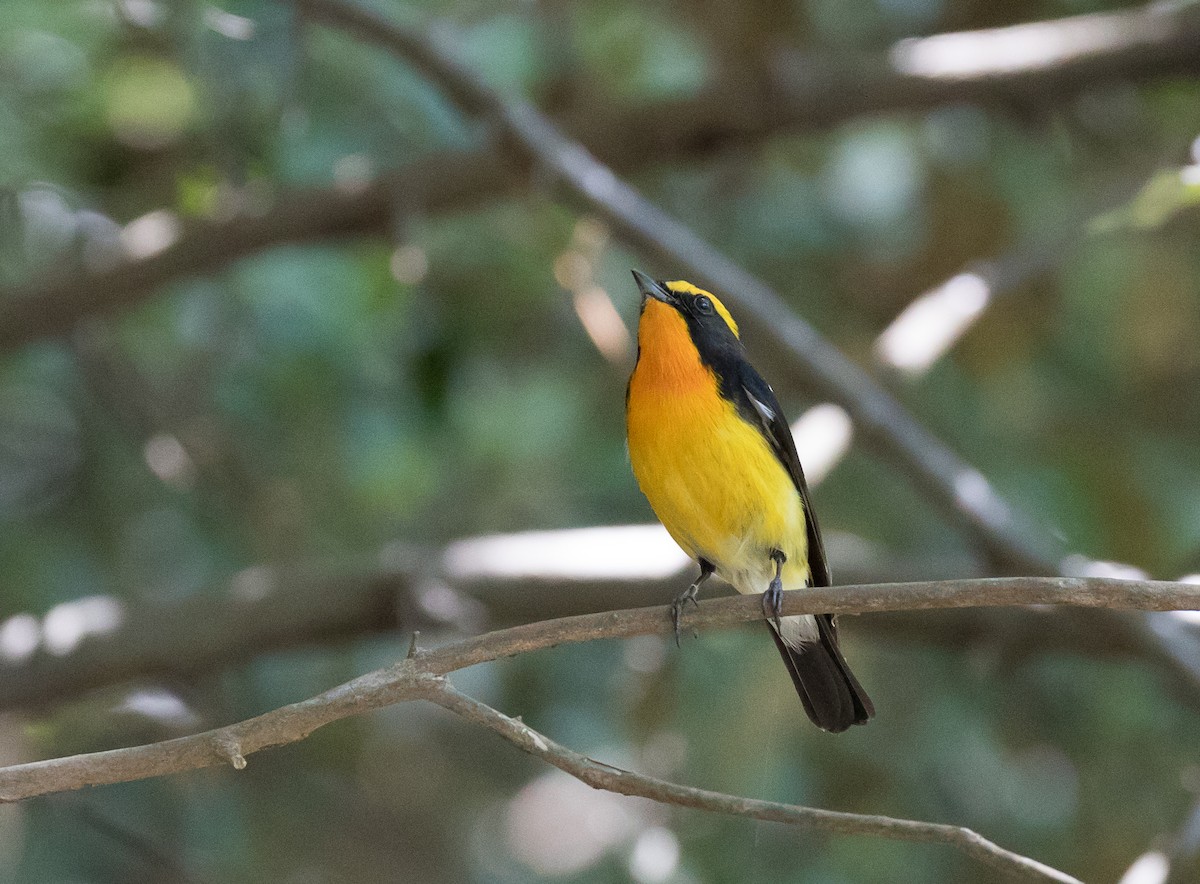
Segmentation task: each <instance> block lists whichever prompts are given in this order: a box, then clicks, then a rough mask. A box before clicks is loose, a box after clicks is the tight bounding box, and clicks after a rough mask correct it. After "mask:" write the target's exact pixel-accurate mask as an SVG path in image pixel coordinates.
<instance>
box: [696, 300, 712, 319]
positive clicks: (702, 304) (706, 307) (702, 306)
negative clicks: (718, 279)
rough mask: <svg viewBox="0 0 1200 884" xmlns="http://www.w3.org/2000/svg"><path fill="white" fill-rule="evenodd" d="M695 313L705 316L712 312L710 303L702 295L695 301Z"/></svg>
mask: <svg viewBox="0 0 1200 884" xmlns="http://www.w3.org/2000/svg"><path fill="white" fill-rule="evenodd" d="M696 312H697V313H703V314H704V315H705V316H708V315H709V314H711V313H712V312H713V305H712V301H710V300H709V299H708V298H706V297H704V295H701V296H700V297H698V298H697V299H696Z"/></svg>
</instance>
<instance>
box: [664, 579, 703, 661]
mask: <svg viewBox="0 0 1200 884" xmlns="http://www.w3.org/2000/svg"><path fill="white" fill-rule="evenodd" d="M699 590H700V586H699V584H696V583H693V584H692V585H691V586H689V587H688V588H687V589H685V590H684V591H683V592H681V593H680V594H679V595H677V596H676V597H675V600H674V601H673V602H671V623H672V624H674V626H675V647H677V648H679V647H682V645H681V644H680V642H679V635H680V633H681V632H682V631H683V630H682V627H683V608H684V606H685V605H686V604H687V603H688V602H691V603H692V604H693V605H695V606H696V607H697V608H699V607H700V603H699V602H698V601H696V593H697V592H699Z"/></svg>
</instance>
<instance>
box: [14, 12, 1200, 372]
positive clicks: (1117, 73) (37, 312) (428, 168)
mask: <svg viewBox="0 0 1200 884" xmlns="http://www.w3.org/2000/svg"><path fill="white" fill-rule="evenodd" d="M1031 31H1036V36H1037V37H1038V38H1039V39H1038V42H1037V44H1036V45H1037V46H1039V47H1041V49H1040V51H1037V52H1031V51H1030V50H1029V44H1028V43H1026V44H1025V46H1023V47H1022V54H1021V55H1020V57H1019V58H1018V57H1017V56H1015V55H1013V54H1012V53H1005V52H1003V51H1002V50H1003V49H1004V47H1005V46H1008V45H1011V44H1012V42H1013V41H1016V40H1021V39H1023V38H1024V37H1026V36H1028V35H1029V33H1030V32H1031ZM1197 45H1200V18H1198V17H1197V16H1196V15H1195V14H1192V13H1190V12H1189V11H1188V10H1186V9H1181V10H1167V9H1163V8H1159V7H1148V8H1146V9H1135V10H1128V11H1123V12H1116V13H1108V14H1104V15H1088V16H1076V17H1071V18H1064V19H1059V20H1056V21H1047V22H1038V23H1036V24H1031V25H1015V26H1012V27H1008V28H995V29H991V30H987V31H974V32H971V31H968V32H962V33H949V34H938V35H936V36H933V37H925V38H918V39H911V40H905V41H902V42H901V43H899V44H897V45H896V46H895V47H894V48H893V49H892V51H891V52H890V53H889V54H888V55H887V56H866V57H857V58H856V57H847V56H846V55H845V53H837V54H833V53H811V52H805V53H792V54H790V55H787V56H785V57H784V58H783V59H782V61H781V63H780V64H779V65H778V68H779V70H778V72H777V75H776V80H775V82H773V83H770V84H767V86H766V87H765V88H763V89H761V90H756V89H754V88H746V87H744V86H743V87H742V88H735V87H732V86H730V85H727V84H722V85H720V86H719V87H717V88H714V89H713V90H711V91H709V92H706V93H704V94H701V95H698V96H696V97H695V98H690V99H687V100H680V101H672V102H663V103H656V104H653V105H648V106H645V107H637V108H623V109H617V108H611V107H602V108H596V107H591V106H589V107H587V108H581V109H576V110H573V111H571V112H568V113H567V114H566V116H565V117H564V119H563V123H562V124H563V128H564V129H565V130H566V131H568V132H571V133H573V134H574V135H575V136H576V137H577V138H578V140H579V141H580V142H581V143H582V144H584V145H585V146H586V147H587V149H588V150H589V151H591V152H592V153H593V154H595V155H597V156H599V157H601V158H602V159H603V160H604V162H605V163H606V164H607V165H608V166H609V167H610V168H613V169H616V170H618V171H621V172H628V171H631V170H633V169H636V168H639V167H641V166H644V165H646V164H648V163H656V162H662V161H664V160H667V159H681V158H685V157H694V156H702V155H705V154H708V153H711V152H713V151H714V150H718V149H720V148H722V147H724V146H728V145H731V144H735V143H740V142H745V141H752V140H759V139H762V138H765V137H768V136H769V135H771V134H773V133H776V132H780V131H793V132H795V131H814V130H821V129H824V128H827V127H830V126H834V125H837V124H839V123H842V122H844V121H846V120H849V119H852V118H854V117H858V116H862V115H864V114H873V113H882V112H888V111H914V110H916V111H919V110H924V109H927V108H930V107H935V106H938V105H941V104H945V103H949V102H964V101H971V102H978V103H981V104H987V105H994V106H999V107H1008V106H1012V105H1020V106H1023V107H1024V106H1029V105H1038V106H1052V105H1055V104H1057V103H1060V102H1062V101H1065V100H1067V99H1070V98H1071V97H1073V96H1074V95H1076V94H1077V93H1079V92H1080V91H1083V90H1087V89H1092V88H1095V87H1096V86H1097V85H1102V84H1104V83H1107V82H1112V81H1114V80H1126V81H1131V80H1149V79H1156V78H1162V77H1171V76H1186V75H1194V74H1196V73H1197V72H1200V53H1198V52H1196V50H1195V47H1196V46H1197ZM964 46H966V47H968V49H967V51H962V50H963V47H964ZM1064 47H1065V48H1064ZM939 56H941V57H948V56H952V57H954V58H956V59H958V61H959V67H958V68H956V69H947V68H945V66H944V65H943V69H941V70H938V69H935V68H934V67H933V66H932V63H931V61H932V60H936V59H937V58H938V57H939ZM997 59H999V61H997ZM527 171H528V169H527V168H524V167H522V166H521V165H520V164H519V163H517V162H514V158H513V157H507V158H505V157H501V156H500V155H499V154H498V153H497V152H496V150H495V149H494V147H488V148H484V149H481V150H474V151H468V152H461V151H454V152H445V153H441V154H437V155H434V156H432V157H430V158H428V159H426V160H423V161H421V162H418V163H415V164H413V165H412V166H411V167H409V168H406V169H404V170H401V171H399V172H397V173H394V174H392V175H389V176H385V177H383V178H380V179H377V180H375V181H373V182H370V183H369V184H366V185H364V186H362V187H359V188H355V189H349V190H348V189H345V188H338V187H331V188H326V189H313V190H308V191H302V192H295V193H288V194H284V195H283V196H281V197H280V198H279V199H278V200H277V201H276V202H275V203H274V204H273V205H271V206H270V207H269V208H268V209H266V210H263V211H256V212H253V213H250V214H247V215H243V216H238V217H234V218H230V219H226V220H219V221H211V222H206V223H204V224H201V225H198V226H196V227H194V228H192V229H191V230H189V231H188V232H186V233H185V234H184V235H183V236H182V237H181V238H180V239H179V240H178V241H177V242H176V243H174V244H173V245H171V246H169V247H168V248H166V249H164V250H163V251H162V252H159V253H158V254H155V255H151V256H148V257H144V258H137V259H130V260H127V261H125V262H123V263H121V264H118V265H117V266H115V267H111V268H105V269H90V270H89V269H85V270H81V271H77V272H71V273H66V274H54V275H51V276H50V277H47V278H45V279H41V280H37V281H35V282H33V283H31V284H28V285H24V286H17V287H10V288H9V289H7V290H5V291H2V292H0V352H2V351H4V350H8V349H12V348H14V347H17V346H20V345H21V344H24V343H27V342H29V341H33V340H37V339H39V338H42V337H46V336H48V335H56V334H62V333H63V332H65V331H67V330H69V329H70V327H71V326H72V325H74V324H75V323H76V322H77V321H79V320H80V319H81V318H83V317H85V316H92V315H96V314H99V313H104V312H110V311H113V310H118V309H121V308H123V307H128V306H130V305H132V304H136V303H138V302H140V301H143V300H145V299H147V298H149V297H151V296H153V295H154V294H155V293H157V292H158V291H159V290H160V289H161V288H162V287H163V286H165V285H168V284H170V283H172V282H175V281H178V280H181V279H186V278H189V277H192V276H197V275H204V274H210V273H215V272H218V271H220V270H221V269H223V268H225V267H227V266H229V265H230V264H231V263H233V262H234V261H237V260H239V259H241V258H244V257H246V256H248V255H252V254H255V253H257V252H260V251H263V250H264V249H268V248H272V247H275V246H279V245H285V244H288V243H305V242H315V241H324V240H335V239H339V238H342V237H346V236H357V235H380V234H383V235H386V234H387V233H388V231H389V221H390V219H391V216H392V214H393V212H395V211H410V212H417V213H422V212H431V211H439V210H443V209H447V208H454V207H461V206H466V205H476V204H478V203H480V202H482V201H484V200H486V199H490V198H495V197H497V196H500V195H502V194H503V193H505V192H506V191H509V190H511V189H512V188H514V187H515V186H519V185H520V186H523V185H524V184H525V183H526V182H527V179H528V175H527V174H526V173H527Z"/></svg>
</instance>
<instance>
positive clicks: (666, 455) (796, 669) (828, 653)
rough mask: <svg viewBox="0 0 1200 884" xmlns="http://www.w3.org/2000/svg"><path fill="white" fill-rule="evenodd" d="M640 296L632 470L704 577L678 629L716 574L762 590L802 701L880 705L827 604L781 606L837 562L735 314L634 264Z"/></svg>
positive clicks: (829, 722) (846, 711) (853, 708)
mask: <svg viewBox="0 0 1200 884" xmlns="http://www.w3.org/2000/svg"><path fill="white" fill-rule="evenodd" d="M633 276H634V279H635V280H636V281H637V285H638V289H639V290H640V291H641V294H642V310H641V319H640V321H639V323H638V359H637V365H636V366H635V367H634V369H633V374H632V376H631V377H630V378H629V387H628V390H627V392H626V397H625V399H626V403H625V418H626V426H627V430H628V434H629V458H630V461H631V463H632V465H633V473H634V476H636V477H637V481H638V485H639V486H640V487H641V489H642V493H643V494H645V495H646V497H647V499H648V500H649V501H650V506H651V507H653V508H654V512H655V513H656V514H657V515H658V517H659V519H660V520H662V523H663V525H664V526H665V527H666V529H667V531H668V532H669V533H670V535H671V537H673V538H674V539H675V542H676V543H678V544H679V545H680V546H681V547H683V549H684V551H685V552H686V553H687V554H688V555H689V556H691V557H692V558H693V559H695V560H696V561H697V562H698V563H699V565H700V576H699V577H697V578H696V581H695V582H694V583H693V584H692V585H691V586H690V587H688V588H687V589H686V590H685V591H684V592H682V593H681V594H680V595H679V596H677V597H676V599H675V601H674V603H673V604H672V613H673V615H674V618H675V632H676V638H678V635H679V617H680V612H681V610H682V608H683V606H684V605H685V604H686V603H687V602H689V601H690V602H692V603H693V604H696V594H697V592H698V591H699V589H700V585H701V584H702V583H704V581H705V580H707V579H708V578H709V577H710V576H711V575H712V574H714V573H715V574H717V575H719V576H720V577H721V578H722V579H724V580H726V581H728V582H729V583H730V584H732V585H733V587H734V588H735V589H736V590H737V591H738V592H741V593H764V595H763V610H764V611H765V612H766V613H767V615H768V616H770V617H771V618H772V619H771V620H770V621H768V624H769V626H770V628H771V635H772V637H773V638H774V639H775V644H776V645H777V646H778V648H779V653H780V654H781V655H782V656H783V661H784V663H786V664H787V668H788V673H789V674H790V675H791V677H792V681H793V682H794V684H795V686H796V692H797V693H798V694H799V695H800V700H801V702H802V703H803V704H804V711H805V712H807V713H808V717H809V718H810V719H812V721H813V723H814V724H815V725H817V727H819V728H821V729H822V730H826V731H832V732H834V733H837V732H840V731H844V730H846V728H848V727H849V726H850V725H852V724H865V723H866V722H867V720H868V719H869V718H871V717H872V716H873V715H874V714H875V708H874V706H873V705H872V704H871V700H870V698H868V697H867V694H866V692H865V691H864V690H863V689H862V686H861V685H860V684H859V683H858V680H857V679H856V678H855V677H854V675H853V674H852V673H851V672H850V667H849V666H847V665H846V660H845V658H844V657H843V656H842V652H841V650H840V649H839V648H838V636H837V624H836V622H835V620H834V618H833V616H832V615H830V614H820V615H816V616H811V615H805V616H800V617H782V618H781V617H780V616H779V607H780V605H781V604H782V601H783V598H782V592H783V590H784V589H785V588H786V589H798V588H801V587H805V586H830V585H831V582H832V581H831V578H830V574H829V565H828V563H827V562H826V560H825V549H824V546H823V544H822V542H821V532H820V529H819V528H818V527H817V519H816V516H815V514H814V513H813V510H812V505H811V504H810V503H809V495H808V486H807V484H806V483H805V481H804V472H803V470H801V468H800V458H799V457H798V455H797V454H796V444H795V442H794V441H793V440H792V433H791V430H790V429H789V428H788V424H787V421H786V420H785V418H784V416H783V411H782V409H781V408H780V406H779V400H778V399H776V398H775V393H774V392H773V391H772V390H771V387H770V385H769V384H768V383H767V382H766V381H764V380H763V378H762V376H761V375H760V374H759V373H758V372H757V371H755V370H754V366H752V365H751V364H750V362H749V360H748V359H747V357H746V350H745V348H744V347H743V346H742V342H741V339H740V337H739V335H738V326H737V323H736V322H734V320H733V317H732V316H730V315H729V311H728V310H726V309H725V306H724V305H723V304H722V303H721V302H720V301H719V300H717V298H716V297H715V296H713V295H712V294H711V293H709V292H706V291H703V290H702V289H698V288H696V287H695V286H694V285H692V284H691V283H687V282H682V281H679V282H657V281H655V280H653V279H651V278H650V277H648V276H646V275H645V274H643V273H639V272H638V271H637V270H635V271H633Z"/></svg>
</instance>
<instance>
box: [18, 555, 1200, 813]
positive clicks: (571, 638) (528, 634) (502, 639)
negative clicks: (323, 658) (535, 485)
mask: <svg viewBox="0 0 1200 884" xmlns="http://www.w3.org/2000/svg"><path fill="white" fill-rule="evenodd" d="M1035 604H1059V605H1079V606H1084V607H1093V608H1125V609H1129V608H1133V609H1140V610H1146V611H1167V610H1193V609H1200V586H1197V585H1195V584H1186V583H1165V582H1153V581H1144V582H1140V581H1125V580H1111V579H1101V578H1091V579H1079V578H1067V577H1042V578H1038V577H1004V578H994V579H989V580H950V581H941V582H928V583H890V584H889V583H882V584H871V585H860V586H837V587H819V588H812V589H807V590H800V591H792V592H786V593H784V602H783V613H784V614H785V615H793V614H811V613H817V612H832V613H845V614H850V613H864V612H871V611H899V610H927V609H934V608H962V607H971V606H975V605H985V606H995V605H1035ZM669 611H670V609H669V608H668V607H665V606H659V607H654V608H637V609H632V610H622V611H609V612H605V613H599V614H587V615H583V616H579V617H567V618H563V619H560V620H549V621H542V622H539V623H530V624H527V625H524V626H516V627H513V628H511V629H505V630H501V631H498V632H491V633H487V634H486V635H481V636H477V637H475V638H470V639H466V640H465V641H460V642H455V643H453V644H450V645H446V646H444V647H441V648H437V649H436V650H432V651H425V652H421V651H418V652H417V653H416V654H414V655H412V656H410V657H409V658H407V659H405V660H403V661H401V662H400V663H398V664H396V665H395V666H392V667H390V668H387V669H380V670H376V671H375V672H371V673H368V674H366V675H363V676H360V677H358V678H356V679H353V680H352V681H349V682H346V683H345V684H343V685H339V686H338V687H335V688H332V689H331V690H328V691H325V692H324V693H322V694H319V695H317V696H315V697H313V698H311V699H308V700H304V701H302V702H300V703H293V704H291V705H289V706H284V707H282V708H280V709H276V710H274V711H272V712H267V713H265V714H263V715H260V716H258V717H256V718H251V719H248V720H246V721H243V722H239V723H237V724H232V725H228V726H226V727H221V728H217V729H215V730H210V731H205V732H204V733H200V734H194V735H192V736H188V737H180V738H178V739H174V740H168V741H165V742H161V743H151V744H148V745H145V746H137V747H133V748H128V749H114V750H110V751H107V752H96V753H91V754H86V755H75V756H71V757H67V758H57V759H53V760H49V761H37V762H33V763H31V764H20V765H14V766H11V767H7V768H0V802H6V801H18V800H21V799H24V798H29V797H32V796H35V795H45V794H48V793H51V792H62V791H67V790H70V789H79V788H82V787H84V786H95V785H103V784H109V783H121V782H128V781H131V780H139V779H145V778H147V777H155V776H163V775H165V774H170V773H179V772H182V771H186V770H196V769H199V768H203V767H212V766H214V765H218V764H222V763H224V764H232V765H233V766H234V767H235V768H238V769H241V768H243V767H245V765H246V756H248V755H250V754H252V753H254V752H258V751H259V750H261V749H266V748H269V747H272V746H281V745H284V744H287V743H294V742H297V741H298V740H302V739H304V738H305V737H307V736H308V735H309V734H310V733H312V732H313V731H314V730H316V729H317V728H319V727H323V726H324V725H326V724H329V723H331V722H334V721H337V720H339V719H342V718H347V717H349V716H352V715H361V714H362V713H364V712H368V711H370V710H373V709H378V708H380V707H383V706H388V705H391V704H393V703H398V702H401V701H402V700H410V699H414V698H416V697H418V696H420V695H421V694H422V691H423V690H425V687H424V685H425V684H426V682H427V680H428V679H430V678H433V677H436V676H443V675H447V674H449V673H451V672H454V671H457V670H459V669H463V668H465V667H468V666H475V665H477V664H479V663H486V662H489V661H492V660H499V659H502V658H504V657H511V656H514V655H516V654H523V653H528V652H530V651H536V650H540V649H543V648H549V647H554V646H556V645H561V644H569V643H576V642H585V641H593V640H596V639H602V638H630V637H633V636H637V635H666V634H669V633H670V632H671V629H672V627H671V618H670V616H669ZM762 616H763V614H762V605H761V600H760V599H759V598H757V597H747V596H738V597H735V598H722V599H710V600H708V601H706V602H704V604H702V605H701V606H700V607H699V609H697V610H695V611H690V612H689V613H688V615H687V616H686V618H685V625H686V626H687V627H689V628H695V629H719V628H728V627H730V626H732V625H733V624H736V623H747V622H752V621H755V620H760V619H762Z"/></svg>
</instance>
